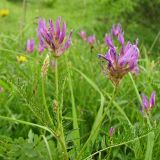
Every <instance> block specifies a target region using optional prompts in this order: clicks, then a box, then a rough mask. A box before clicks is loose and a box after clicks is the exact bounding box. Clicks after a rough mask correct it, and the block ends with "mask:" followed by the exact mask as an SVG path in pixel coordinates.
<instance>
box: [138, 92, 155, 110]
mask: <svg viewBox="0 0 160 160" xmlns="http://www.w3.org/2000/svg"><path fill="white" fill-rule="evenodd" d="M155 98H156V93H155V92H154V91H153V92H152V94H151V97H150V100H149V101H148V100H147V97H146V96H145V95H144V94H142V104H143V107H142V106H141V111H142V109H145V110H146V111H147V112H148V111H150V110H151V109H152V108H153V107H154V105H155Z"/></svg>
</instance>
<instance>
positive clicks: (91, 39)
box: [78, 31, 96, 48]
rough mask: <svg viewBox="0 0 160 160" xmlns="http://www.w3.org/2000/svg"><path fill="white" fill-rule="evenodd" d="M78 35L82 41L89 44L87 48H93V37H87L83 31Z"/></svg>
mask: <svg viewBox="0 0 160 160" xmlns="http://www.w3.org/2000/svg"><path fill="white" fill-rule="evenodd" d="M78 34H79V36H80V37H81V38H82V39H83V40H84V41H86V42H87V43H88V44H89V46H90V47H91V48H93V45H94V43H95V40H96V38H95V35H91V36H88V37H87V35H86V32H85V31H80V32H79V33H78Z"/></svg>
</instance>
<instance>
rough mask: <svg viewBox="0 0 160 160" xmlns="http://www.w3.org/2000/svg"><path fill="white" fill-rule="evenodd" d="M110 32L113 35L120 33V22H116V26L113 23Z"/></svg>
mask: <svg viewBox="0 0 160 160" xmlns="http://www.w3.org/2000/svg"><path fill="white" fill-rule="evenodd" d="M111 33H112V35H113V36H118V35H119V34H120V33H122V28H121V25H120V24H117V25H116V26H115V25H113V26H112V29H111Z"/></svg>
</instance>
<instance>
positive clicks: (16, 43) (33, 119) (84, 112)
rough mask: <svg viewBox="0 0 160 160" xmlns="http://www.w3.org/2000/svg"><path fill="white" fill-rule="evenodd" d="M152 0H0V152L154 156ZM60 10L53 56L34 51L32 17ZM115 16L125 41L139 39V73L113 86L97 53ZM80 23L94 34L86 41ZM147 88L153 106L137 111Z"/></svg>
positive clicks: (27, 157) (32, 158) (54, 157)
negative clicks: (60, 34)
mask: <svg viewBox="0 0 160 160" xmlns="http://www.w3.org/2000/svg"><path fill="white" fill-rule="evenodd" d="M159 7H160V1H159V0H152V1H149V0H144V1H140V0H135V1H132V0H116V1H112V0H94V1H93V0H39V1H36V0H26V1H25V0H24V1H22V0H1V2H0V23H1V25H0V70H1V73H0V121H1V123H0V159H2V160H8V159H10V160H16V159H19V160H41V159H42V160H48V159H49V160H61V159H74V160H75V159H76V160H78V159H79V160H80V159H86V160H89V159H95V160H104V159H108V160H110V159H115V160H119V159H120V160H125V159H126V160H128V159H129V160H132V159H133V160H134V159H137V160H143V159H145V160H151V159H153V160H158V159H159V156H160V143H159V142H160V136H159V135H160V123H159V120H160V112H159V97H160V94H159V89H160V85H159V77H160V76H159V75H160V64H159V52H160V45H159V42H160V38H159V36H160V31H159V28H160V24H159V19H160V10H159ZM5 9H6V10H7V12H6V11H3V13H2V10H5ZM60 16H61V17H62V21H65V22H66V24H67V35H69V33H70V30H72V29H73V35H72V37H71V40H72V44H71V46H70V47H69V48H68V49H67V50H66V51H65V52H64V54H63V55H62V56H61V57H59V58H58V60H57V58H55V57H54V56H53V55H54V54H52V53H50V52H49V51H48V50H47V49H45V50H44V51H43V53H38V50H37V47H38V44H39V40H38V36H37V28H38V18H39V17H41V18H45V19H46V21H47V23H48V19H49V18H51V19H52V20H53V22H54V24H55V22H56V20H57V18H58V17H60ZM117 23H121V25H122V28H123V30H124V35H125V36H124V37H125V43H127V41H128V40H130V41H131V43H132V44H135V41H136V38H138V39H139V44H138V48H139V59H138V67H139V73H138V74H137V75H132V74H131V73H128V74H126V75H125V76H124V77H123V79H122V80H121V82H120V84H119V85H118V86H116V87H115V86H114V84H113V83H112V82H111V81H110V79H111V78H110V77H108V76H106V75H105V74H104V70H103V68H104V67H107V66H106V65H107V64H108V62H106V61H104V60H101V59H99V58H98V54H104V53H105V52H107V51H108V47H107V45H106V44H105V42H104V37H105V34H106V33H110V31H111V27H112V25H113V24H117ZM81 30H84V31H86V33H87V36H89V35H93V34H94V35H95V37H96V42H94V45H93V46H91V45H88V43H87V42H86V41H83V40H82V39H81V37H80V36H79V34H78V33H79V32H80V31H81ZM31 38H33V39H34V41H35V49H34V51H33V52H32V53H28V52H27V51H26V42H27V40H28V39H31ZM114 42H115V44H116V46H118V45H119V44H118V42H117V41H114ZM119 52H120V51H119ZM47 55H49V57H48V56H47ZM53 61H54V62H53ZM57 61H58V67H56V65H57V63H56V62H57ZM55 64H56V65H55ZM55 82H56V83H55ZM115 88H116V91H115ZM152 91H155V92H156V103H155V104H154V107H152V109H151V110H149V111H147V112H144V111H141V110H143V107H142V105H144V101H142V99H141V94H142V93H144V94H145V95H146V96H147V98H148V99H149V97H150V95H151V93H152ZM144 106H145V105H144ZM140 107H142V109H140ZM104 113H105V114H104ZM112 129H113V130H112ZM68 157H69V158H68Z"/></svg>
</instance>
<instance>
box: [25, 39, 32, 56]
mask: <svg viewBox="0 0 160 160" xmlns="http://www.w3.org/2000/svg"><path fill="white" fill-rule="evenodd" d="M26 50H27V52H28V53H32V52H33V51H34V39H28V40H27V44H26Z"/></svg>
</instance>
